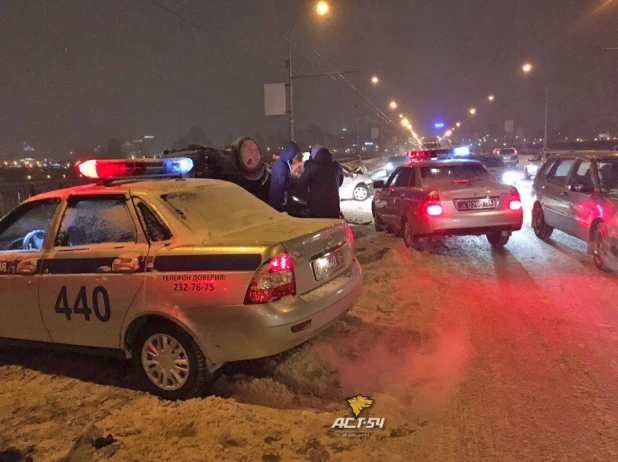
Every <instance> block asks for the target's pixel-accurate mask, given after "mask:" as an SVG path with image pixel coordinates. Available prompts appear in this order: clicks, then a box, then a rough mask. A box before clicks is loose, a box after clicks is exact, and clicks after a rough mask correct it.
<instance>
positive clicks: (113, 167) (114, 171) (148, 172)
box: [77, 157, 193, 180]
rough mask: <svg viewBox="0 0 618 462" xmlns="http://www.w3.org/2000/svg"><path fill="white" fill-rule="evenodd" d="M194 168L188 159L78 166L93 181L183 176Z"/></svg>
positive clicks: (91, 162) (99, 162) (98, 162)
mask: <svg viewBox="0 0 618 462" xmlns="http://www.w3.org/2000/svg"><path fill="white" fill-rule="evenodd" d="M192 168H193V161H192V160H191V159H189V158H187V157H178V158H172V159H159V160H156V159H153V160H122V159H105V160H87V161H86V162H81V163H80V164H78V165H77V169H78V170H79V173H81V174H82V175H83V176H85V177H86V178H90V179H92V180H105V179H112V178H127V177H140V176H141V177H148V176H162V175H183V174H186V173H189V172H190V171H191V169H192Z"/></svg>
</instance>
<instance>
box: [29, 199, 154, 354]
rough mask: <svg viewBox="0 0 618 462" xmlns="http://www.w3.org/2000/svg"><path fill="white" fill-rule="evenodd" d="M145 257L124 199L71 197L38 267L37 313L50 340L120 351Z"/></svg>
mask: <svg viewBox="0 0 618 462" xmlns="http://www.w3.org/2000/svg"><path fill="white" fill-rule="evenodd" d="M147 254H148V243H147V241H146V239H145V237H144V235H143V232H142V230H141V227H140V226H139V224H138V220H137V217H136V215H135V210H134V208H133V205H132V203H131V202H130V201H129V200H128V196H125V195H124V194H97V195H88V196H82V195H75V196H70V197H69V198H68V200H67V203H66V209H65V210H64V213H63V215H62V219H61V221H60V225H59V229H58V234H57V236H56V239H55V242H54V247H53V249H52V251H51V252H50V254H49V256H48V258H46V259H45V260H44V261H43V264H42V268H41V282H40V306H41V314H42V317H43V321H44V322H45V326H46V327H47V329H48V330H49V333H50V335H51V337H52V340H53V341H54V342H57V343H65V344H73V345H86V346H95V347H105V348H119V347H120V330H121V327H122V323H123V321H124V319H125V316H126V314H127V312H128V310H129V309H130V307H132V306H134V305H137V306H139V305H140V304H141V298H142V297H141V294H142V290H143V282H144V261H145V258H146V256H147Z"/></svg>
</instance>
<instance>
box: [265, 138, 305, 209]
mask: <svg viewBox="0 0 618 462" xmlns="http://www.w3.org/2000/svg"><path fill="white" fill-rule="evenodd" d="M299 152H300V148H299V147H298V145H297V144H296V143H294V142H293V141H288V142H287V143H285V146H284V147H283V149H282V150H281V152H280V153H279V159H277V160H276V161H275V163H274V164H273V168H272V173H271V175H270V191H269V192H268V204H269V205H270V206H271V207H272V208H274V209H277V210H279V211H280V212H283V211H285V210H286V205H287V200H288V195H289V190H290V181H291V179H292V168H291V163H292V160H293V159H294V158H295V157H296V156H297V155H298V153H299Z"/></svg>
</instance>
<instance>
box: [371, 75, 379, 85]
mask: <svg viewBox="0 0 618 462" xmlns="http://www.w3.org/2000/svg"><path fill="white" fill-rule="evenodd" d="M379 81H380V79H378V76H377V75H374V76H373V77H371V83H373V84H374V85H377V84H378V82H379Z"/></svg>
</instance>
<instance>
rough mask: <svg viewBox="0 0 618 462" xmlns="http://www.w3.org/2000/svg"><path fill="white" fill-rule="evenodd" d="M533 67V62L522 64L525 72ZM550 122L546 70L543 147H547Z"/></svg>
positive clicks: (527, 72) (528, 71)
mask: <svg viewBox="0 0 618 462" xmlns="http://www.w3.org/2000/svg"><path fill="white" fill-rule="evenodd" d="M532 69H533V66H532V64H530V63H525V64H523V65H522V66H521V70H522V71H523V73H524V74H526V75H527V74H529V73H530V72H531V71H532ZM548 122H549V77H548V75H547V71H545V126H544V130H543V149H547V127H548Z"/></svg>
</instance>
